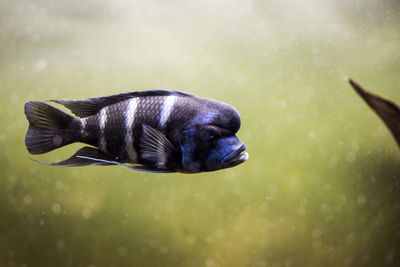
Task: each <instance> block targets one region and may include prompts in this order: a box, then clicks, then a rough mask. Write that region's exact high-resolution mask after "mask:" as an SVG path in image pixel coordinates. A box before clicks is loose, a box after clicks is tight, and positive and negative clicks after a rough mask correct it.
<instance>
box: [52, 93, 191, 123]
mask: <svg viewBox="0 0 400 267" xmlns="http://www.w3.org/2000/svg"><path fill="white" fill-rule="evenodd" d="M168 95H176V96H186V97H191V96H193V95H190V94H186V93H183V92H179V91H170V90H147V91H136V92H130V93H123V94H119V95H110V96H103V97H95V98H88V99H83V100H69V101H65V100H50V101H52V102H55V103H58V104H61V105H63V106H65V107H66V108H68V109H69V110H71V112H72V113H74V114H75V115H76V116H78V117H81V118H83V117H88V116H91V115H94V114H96V113H97V112H99V110H100V109H102V108H104V107H106V106H109V105H112V104H115V103H118V102H120V101H123V100H126V99H129V98H134V97H145V96H168Z"/></svg>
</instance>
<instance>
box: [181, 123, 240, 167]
mask: <svg viewBox="0 0 400 267" xmlns="http://www.w3.org/2000/svg"><path fill="white" fill-rule="evenodd" d="M180 147H181V152H182V166H183V168H184V171H187V172H204V171H215V170H219V169H224V168H229V167H233V166H236V165H238V164H240V163H242V162H244V161H246V160H247V159H248V154H247V152H244V150H245V149H246V146H245V145H244V144H243V143H242V142H241V141H240V140H239V138H238V137H237V136H236V135H235V134H234V132H232V131H231V130H228V129H224V128H222V127H218V126H215V125H200V126H195V127H192V128H190V129H188V130H186V131H184V133H183V134H182V136H181V139H180ZM242 152H244V153H242Z"/></svg>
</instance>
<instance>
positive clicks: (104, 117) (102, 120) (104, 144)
mask: <svg viewBox="0 0 400 267" xmlns="http://www.w3.org/2000/svg"><path fill="white" fill-rule="evenodd" d="M99 115H100V116H99V125H100V142H99V148H100V150H101V151H107V142H106V138H105V136H104V129H105V127H106V123H107V107H104V108H102V109H101V110H100V114H99Z"/></svg>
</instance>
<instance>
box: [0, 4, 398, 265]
mask: <svg viewBox="0 0 400 267" xmlns="http://www.w3.org/2000/svg"><path fill="white" fill-rule="evenodd" d="M349 77H352V78H354V79H355V80H356V81H358V82H359V83H360V84H361V85H363V86H365V88H366V89H368V90H370V91H373V92H375V93H377V94H380V95H383V96H385V97H388V98H390V99H392V100H393V101H395V102H397V103H400V3H399V1H397V0H392V1H374V0H362V1H346V0H339V1H317V0H311V1H310V0H307V1H306V0H303V1H301V0H298V1H272V0H270V1H256V0H253V1H251V0H244V1H243V0H227V1H212V0H206V1H194V0H193V1H182V0H178V1H156V0H150V1H128V0H116V1H105V0H103V1H94V0H88V1H48V0H37V1H28V0H20V1H1V2H0V123H1V126H0V127H1V128H0V129H1V130H0V145H1V152H0V162H1V163H0V266H18V267H23V266H85V267H89V266H90V267H94V266H97V267H100V266H206V267H211V266H257V267H258V266H260V267H261V266H273V267H279V266H282V267H287V266H400V153H399V149H398V147H397V146H396V143H395V141H394V139H393V138H392V136H391V134H390V132H389V131H388V130H387V128H386V127H385V126H384V124H383V123H382V122H381V121H380V119H379V118H378V117H377V116H376V115H375V114H374V113H373V112H372V111H371V110H370V109H369V108H368V106H367V105H366V104H365V103H364V102H363V101H362V100H361V98H359V96H358V95H357V94H356V93H355V92H354V91H353V90H352V88H351V87H350V86H349V84H348V82H347V79H348V78H349ZM143 89H174V90H182V91H186V92H190V93H193V94H196V95H198V96H202V97H207V98H213V99H217V100H221V101H224V102H227V103H229V104H231V105H233V106H234V107H235V108H236V109H238V110H239V112H240V114H241V117H242V128H241V129H240V131H239V133H238V136H239V138H240V139H241V140H242V141H243V142H244V143H245V144H246V145H247V148H248V152H249V154H250V159H249V160H248V161H247V162H246V163H244V164H242V165H239V166H237V167H235V168H231V169H226V170H222V171H218V172H213V173H204V174H196V175H184V174H148V173H141V172H134V171H130V170H127V169H125V168H121V167H81V168H56V167H48V166H43V165H39V164H36V163H34V162H33V161H31V160H29V158H30V157H32V156H31V155H29V154H28V152H27V151H26V149H25V146H24V136H25V132H26V130H27V127H28V123H27V121H26V119H25V116H24V114H23V106H24V103H25V102H27V101H30V100H47V99H83V98H88V97H96V96H103V95H110V94H117V93H121V92H127V91H135V90H143ZM80 147H81V144H74V145H71V146H68V147H65V148H62V149H59V150H57V151H54V152H50V153H48V154H45V155H43V156H36V157H34V158H35V159H38V160H42V161H47V162H54V161H58V160H62V159H65V158H67V157H69V156H70V155H71V154H73V153H74V152H75V151H76V150H77V149H78V148H80Z"/></svg>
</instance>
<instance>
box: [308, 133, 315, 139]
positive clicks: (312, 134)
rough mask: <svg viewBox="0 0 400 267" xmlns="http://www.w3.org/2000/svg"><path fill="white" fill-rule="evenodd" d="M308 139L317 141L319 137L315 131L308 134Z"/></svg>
mask: <svg viewBox="0 0 400 267" xmlns="http://www.w3.org/2000/svg"><path fill="white" fill-rule="evenodd" d="M308 137H309V138H310V139H315V138H316V137H317V133H316V132H314V131H310V132H309V133H308Z"/></svg>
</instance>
